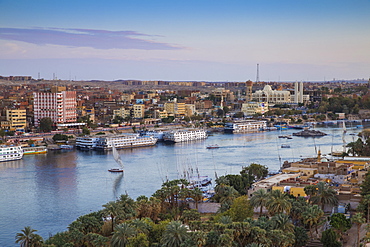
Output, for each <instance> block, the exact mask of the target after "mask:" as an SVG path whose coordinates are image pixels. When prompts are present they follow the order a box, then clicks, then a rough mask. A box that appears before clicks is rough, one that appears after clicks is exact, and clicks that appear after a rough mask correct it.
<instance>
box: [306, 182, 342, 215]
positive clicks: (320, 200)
mask: <svg viewBox="0 0 370 247" xmlns="http://www.w3.org/2000/svg"><path fill="white" fill-rule="evenodd" d="M316 187H317V191H316V193H315V194H314V195H313V196H312V197H311V198H310V201H311V202H312V203H313V204H317V205H319V206H321V209H322V210H324V207H325V205H326V204H328V205H331V206H336V205H338V198H337V193H336V191H335V190H333V189H332V188H330V187H329V185H327V184H325V183H324V182H319V183H318V184H317V185H316Z"/></svg>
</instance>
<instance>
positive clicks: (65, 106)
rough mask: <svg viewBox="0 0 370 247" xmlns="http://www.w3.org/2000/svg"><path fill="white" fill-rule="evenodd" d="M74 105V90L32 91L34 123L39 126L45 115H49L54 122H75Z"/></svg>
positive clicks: (75, 112) (75, 104)
mask: <svg viewBox="0 0 370 247" xmlns="http://www.w3.org/2000/svg"><path fill="white" fill-rule="evenodd" d="M53 91H54V92H53ZM76 106H77V103H76V92H75V91H59V90H52V92H40V93H33V107H34V108H33V110H34V124H35V126H36V127H37V126H39V123H40V120H41V119H42V118H45V117H50V118H51V119H52V120H53V122H54V123H55V124H63V123H73V122H76V119H77V111H76Z"/></svg>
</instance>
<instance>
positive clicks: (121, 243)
mask: <svg viewBox="0 0 370 247" xmlns="http://www.w3.org/2000/svg"><path fill="white" fill-rule="evenodd" d="M135 235H136V230H135V228H134V227H132V226H131V225H130V224H127V223H122V224H119V225H117V226H116V227H115V228H114V233H113V236H112V239H111V246H112V247H126V246H128V243H129V239H130V238H131V237H134V236H135Z"/></svg>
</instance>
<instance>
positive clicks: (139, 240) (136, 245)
mask: <svg viewBox="0 0 370 247" xmlns="http://www.w3.org/2000/svg"><path fill="white" fill-rule="evenodd" d="M128 241H129V244H128V246H129V247H149V244H150V242H149V239H148V236H147V235H146V234H144V233H138V234H137V235H134V236H132V237H130V238H129V239H128Z"/></svg>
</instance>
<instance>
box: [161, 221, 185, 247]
mask: <svg viewBox="0 0 370 247" xmlns="http://www.w3.org/2000/svg"><path fill="white" fill-rule="evenodd" d="M187 231H188V229H187V228H186V227H185V226H184V225H183V224H182V223H181V221H171V222H170V223H169V224H168V225H167V227H166V230H165V231H164V233H163V237H162V242H163V246H168V247H179V246H180V245H181V244H182V243H183V242H184V241H185V240H186V239H187V238H188V232H187Z"/></svg>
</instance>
